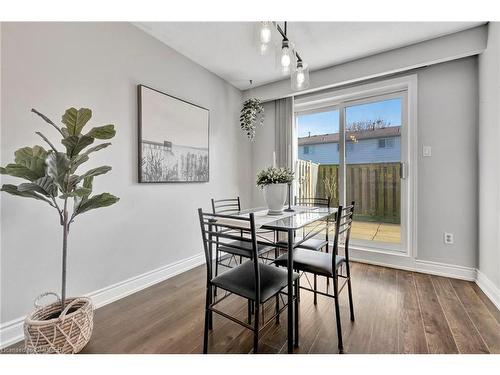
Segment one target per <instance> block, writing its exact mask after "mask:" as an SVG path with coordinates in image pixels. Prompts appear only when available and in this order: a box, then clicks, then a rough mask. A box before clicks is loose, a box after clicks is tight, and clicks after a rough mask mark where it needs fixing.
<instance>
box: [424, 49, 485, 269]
mask: <svg viewBox="0 0 500 375" xmlns="http://www.w3.org/2000/svg"><path fill="white" fill-rule="evenodd" d="M477 85H478V81H477V58H476V57H469V58H466V59H461V60H455V61H452V62H448V63H444V64H439V65H435V66H432V67H429V68H427V69H424V70H422V71H421V72H419V73H418V135H417V136H418V152H419V156H418V188H417V195H418V211H417V218H418V219H417V220H418V237H417V238H418V259H422V260H430V261H436V262H443V263H448V264H454V265H460V266H467V267H476V265H477V251H478V249H477V215H478V212H477V194H478V192H477V130H478V124H477V122H478V120H477V115H478V109H477V107H478V103H477V95H478V93H477V91H478V88H477ZM423 145H430V146H432V157H426V158H424V157H422V146H423ZM443 232H451V233H454V235H455V244H453V245H445V244H444V241H443Z"/></svg>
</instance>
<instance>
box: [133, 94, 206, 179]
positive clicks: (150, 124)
mask: <svg viewBox="0 0 500 375" xmlns="http://www.w3.org/2000/svg"><path fill="white" fill-rule="evenodd" d="M139 113H140V115H139V137H140V144H139V182H207V181H208V177H209V176H208V175H209V166H208V164H209V163H208V126H209V125H208V123H209V111H208V110H207V109H205V108H202V107H199V106H196V105H194V104H191V103H188V102H185V101H183V100H180V99H177V98H175V97H172V96H170V95H167V94H164V93H162V92H159V91H156V90H154V89H151V88H149V87H147V86H143V85H139Z"/></svg>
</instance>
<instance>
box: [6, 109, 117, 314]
mask: <svg viewBox="0 0 500 375" xmlns="http://www.w3.org/2000/svg"><path fill="white" fill-rule="evenodd" d="M31 111H32V112H34V113H35V114H37V115H38V116H39V117H41V118H42V119H43V120H44V121H45V122H46V123H48V124H49V125H50V126H52V127H53V128H54V129H55V130H57V132H58V133H59V135H60V136H61V144H62V145H63V146H64V149H65V151H59V150H58V149H57V148H56V146H55V145H54V144H53V143H52V142H51V141H50V140H49V139H48V138H47V137H46V136H45V135H44V134H42V133H41V132H36V134H37V135H39V136H40V138H42V140H43V141H44V142H45V143H46V144H47V145H48V149H47V150H46V149H44V148H43V147H42V146H38V145H36V146H33V147H23V148H21V149H19V150H17V151H16V152H15V153H14V163H11V164H7V165H6V166H5V167H0V173H1V174H5V175H9V176H12V177H18V178H21V179H23V180H26V181H27V182H23V183H20V184H19V185H12V184H4V185H2V188H1V189H0V190H1V191H4V192H6V193H8V194H11V195H14V196H18V197H24V198H32V199H36V200H38V201H42V202H45V203H47V204H48V205H49V206H51V207H52V208H54V209H55V210H56V211H57V213H58V217H59V223H60V225H61V226H62V232H63V233H62V237H63V238H62V258H63V262H62V286H61V303H62V309H64V306H65V303H66V260H67V250H68V234H69V229H70V226H71V224H72V223H73V222H74V221H75V219H76V218H77V216H78V215H81V214H83V213H85V212H87V211H90V210H94V209H97V208H101V207H106V206H111V205H112V204H115V203H116V202H118V201H119V198H118V197H115V196H114V195H112V194H109V193H101V194H95V195H92V193H93V188H92V185H93V180H94V177H96V176H99V175H102V174H105V173H107V172H109V171H110V170H111V167H109V166H101V167H97V168H92V169H89V170H87V171H85V172H83V173H80V171H78V173H77V170H78V169H79V168H81V167H82V165H83V164H84V163H85V162H87V161H88V160H89V159H90V156H89V155H90V154H91V153H93V152H96V151H99V150H102V149H104V148H106V147H108V146H109V145H111V143H109V142H105V143H100V144H97V145H95V146H92V147H89V146H90V145H92V144H93V143H94V142H95V141H96V140H107V139H111V138H113V137H114V136H115V133H116V132H115V129H114V125H111V124H109V125H104V126H98V127H94V128H92V129H90V130H89V131H88V132H87V133H85V134H84V133H83V131H84V128H85V126H86V125H87V123H88V122H89V120H90V119H91V118H92V111H91V110H90V109H88V108H80V109H78V110H77V109H76V108H69V109H67V110H66V112H65V113H64V115H63V116H62V121H61V122H62V126H61V125H57V124H55V123H54V122H53V121H52V120H50V119H49V118H48V117H47V116H45V115H43V114H42V113H40V112H38V111H37V110H35V109H32V110H31ZM71 202H72V207H71V208H72V210H70V205H71ZM70 211H71V213H70Z"/></svg>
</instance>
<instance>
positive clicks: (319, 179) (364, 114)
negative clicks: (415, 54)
mask: <svg viewBox="0 0 500 375" xmlns="http://www.w3.org/2000/svg"><path fill="white" fill-rule="evenodd" d="M406 98H407V95H406V92H405V91H399V92H394V93H389V94H384V95H378V96H371V97H369V98H356V99H350V100H345V101H339V102H338V103H336V104H335V105H333V106H329V107H323V108H316V109H313V110H311V109H309V110H305V111H299V112H296V126H297V129H296V134H297V162H296V178H297V188H296V195H297V196H301V197H322V198H326V197H329V198H330V200H331V202H332V203H333V205H338V204H339V203H342V204H348V203H350V202H351V201H354V202H355V205H356V208H355V216H354V223H353V227H352V232H351V241H352V244H353V245H354V246H358V247H362V248H368V249H373V250H388V251H406V249H407V246H406V245H407V244H406V236H405V229H406V226H407V220H405V219H404V218H405V217H407V214H406V213H407V210H408V207H409V204H408V198H407V196H408V195H407V194H406V191H407V181H406V171H407V163H408V158H407V144H408V132H407V129H406V124H407V121H406V117H407V116H406Z"/></svg>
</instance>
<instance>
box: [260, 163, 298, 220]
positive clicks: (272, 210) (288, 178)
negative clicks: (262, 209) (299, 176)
mask: <svg viewBox="0 0 500 375" xmlns="http://www.w3.org/2000/svg"><path fill="white" fill-rule="evenodd" d="M292 181H293V172H292V171H291V170H290V169H288V168H276V167H269V168H266V169H263V170H262V171H260V172H259V173H258V174H257V186H259V187H261V188H262V190H263V192H264V199H265V201H266V204H267V207H268V208H269V212H268V214H269V215H280V214H281V213H282V212H283V205H284V204H285V201H286V192H287V185H288V184H290V183H292Z"/></svg>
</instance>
